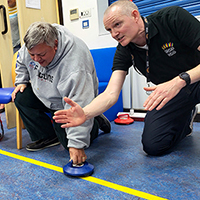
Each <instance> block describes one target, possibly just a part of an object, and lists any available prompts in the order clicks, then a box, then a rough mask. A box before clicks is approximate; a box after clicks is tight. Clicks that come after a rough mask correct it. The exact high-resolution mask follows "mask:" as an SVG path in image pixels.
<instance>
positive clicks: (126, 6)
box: [104, 0, 138, 16]
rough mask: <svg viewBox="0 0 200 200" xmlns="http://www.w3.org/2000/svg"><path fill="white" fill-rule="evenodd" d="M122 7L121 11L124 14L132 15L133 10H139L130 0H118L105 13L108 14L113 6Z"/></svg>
mask: <svg viewBox="0 0 200 200" xmlns="http://www.w3.org/2000/svg"><path fill="white" fill-rule="evenodd" d="M115 6H116V7H118V8H120V12H121V14H123V15H127V16H130V15H131V13H132V11H133V10H137V11H138V7H137V6H136V5H135V4H134V3H133V2H132V1H130V0H118V1H115V2H114V3H112V4H111V5H110V6H109V7H108V8H107V9H106V11H105V12H104V15H106V14H108V13H109V12H110V10H111V9H112V8H113V7H115Z"/></svg>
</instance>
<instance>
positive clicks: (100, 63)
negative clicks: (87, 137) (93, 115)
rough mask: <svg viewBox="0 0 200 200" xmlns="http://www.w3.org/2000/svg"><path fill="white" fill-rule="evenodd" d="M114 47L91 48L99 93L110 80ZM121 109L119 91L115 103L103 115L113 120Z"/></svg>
mask: <svg viewBox="0 0 200 200" xmlns="http://www.w3.org/2000/svg"><path fill="white" fill-rule="evenodd" d="M115 51H116V47H109V48H102V49H91V50H90V52H91V54H92V57H93V60H94V65H95V68H96V72H97V77H98V79H99V94H100V93H102V92H103V91H104V90H105V89H106V87H107V85H108V82H109V80H110V76H111V74H112V65H113V58H114V55H115ZM122 111H123V102H122V92H121V93H120V96H119V99H118V101H117V103H116V104H115V105H114V106H112V107H111V108H110V109H109V110H107V111H106V112H105V113H104V115H105V116H106V117H107V118H108V119H109V120H110V121H113V120H114V119H116V118H117V113H118V112H122Z"/></svg>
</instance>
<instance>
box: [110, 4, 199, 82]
mask: <svg viewBox="0 0 200 200" xmlns="http://www.w3.org/2000/svg"><path fill="white" fill-rule="evenodd" d="M147 20H148V22H149V40H148V43H149V45H148V46H149V65H150V80H151V82H153V83H154V84H159V83H163V82H166V81H169V80H171V79H172V78H174V77H175V76H177V75H178V74H179V73H181V72H185V71H187V70H189V69H192V68H194V67H196V66H197V65H198V64H200V52H199V51H198V50H197V48H198V46H199V45H200V22H199V21H198V20H197V19H196V18H195V17H194V16H192V15H191V14H190V13H189V12H187V11H186V10H184V9H182V8H180V7H176V6H173V7H167V8H163V9H161V10H159V11H157V12H155V13H153V14H151V15H149V16H148V17H147ZM131 55H132V56H133V57H134V63H135V67H136V68H137V69H138V70H139V71H140V72H141V73H142V74H143V75H144V76H146V50H144V49H141V48H138V47H137V46H135V45H134V44H133V43H129V44H128V45H127V46H126V47H123V46H121V45H120V44H118V46H117V50H116V53H115V57H114V61H113V68H112V70H113V71H115V70H124V71H128V69H129V67H131V66H132V56H131Z"/></svg>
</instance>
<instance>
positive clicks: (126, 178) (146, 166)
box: [0, 113, 200, 200]
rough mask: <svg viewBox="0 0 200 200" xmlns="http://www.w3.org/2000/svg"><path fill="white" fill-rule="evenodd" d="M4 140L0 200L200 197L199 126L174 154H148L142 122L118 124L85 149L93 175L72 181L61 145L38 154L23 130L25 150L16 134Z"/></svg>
mask: <svg viewBox="0 0 200 200" xmlns="http://www.w3.org/2000/svg"><path fill="white" fill-rule="evenodd" d="M1 118H2V120H3V124H4V129H5V136H4V138H3V140H2V141H1V142H0V169H1V170H0V199H6V200H7V199H9V200H10V199H25V200H29V199H31V200H32V199H33V200H36V199H45V200H46V199H50V200H53V199H55V200H58V199H64V200H65V199H75V200H79V199H80V200H82V199H84V200H87V199H98V200H106V199H110V200H115V199H127V200H130V199H134V200H135V199H153V200H156V199H158V200H159V199H171V200H179V199H180V200H188V199H190V200H199V199H200V190H199V189H200V124H199V123H197V122H195V123H194V131H193V134H192V136H189V137H187V138H186V139H184V140H183V141H182V142H181V143H180V144H179V146H178V147H177V148H176V149H175V150H174V152H172V153H171V154H169V155H165V156H162V157H150V156H147V155H146V154H145V153H144V152H143V150H142V145H141V134H142V129H143V122H134V123H133V124H131V125H116V124H115V123H114V122H112V123H111V124H112V132H111V133H109V134H102V133H100V135H99V137H98V138H97V139H96V140H95V141H94V142H93V143H92V145H91V146H90V148H88V149H87V150H86V154H87V156H88V162H89V163H91V164H93V165H94V166H95V171H94V173H93V174H92V176H89V177H87V178H71V177H68V176H65V175H64V174H63V173H62V167H63V166H64V165H65V164H67V162H68V160H69V154H68V151H67V150H65V149H64V148H63V147H62V146H61V145H58V146H55V147H51V148H48V149H45V150H42V151H38V152H28V151H26V149H25V148H24V147H25V145H26V144H27V143H29V142H30V138H29V136H28V133H27V131H26V130H23V148H22V149H21V150H17V149H16V132H15V131H16V130H15V128H13V129H9V130H8V129H7V128H6V119H5V114H4V113H3V114H1Z"/></svg>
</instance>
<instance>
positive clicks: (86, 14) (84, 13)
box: [80, 9, 91, 18]
mask: <svg viewBox="0 0 200 200" xmlns="http://www.w3.org/2000/svg"><path fill="white" fill-rule="evenodd" d="M80 17H81V18H85V17H91V9H86V10H82V11H80Z"/></svg>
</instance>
